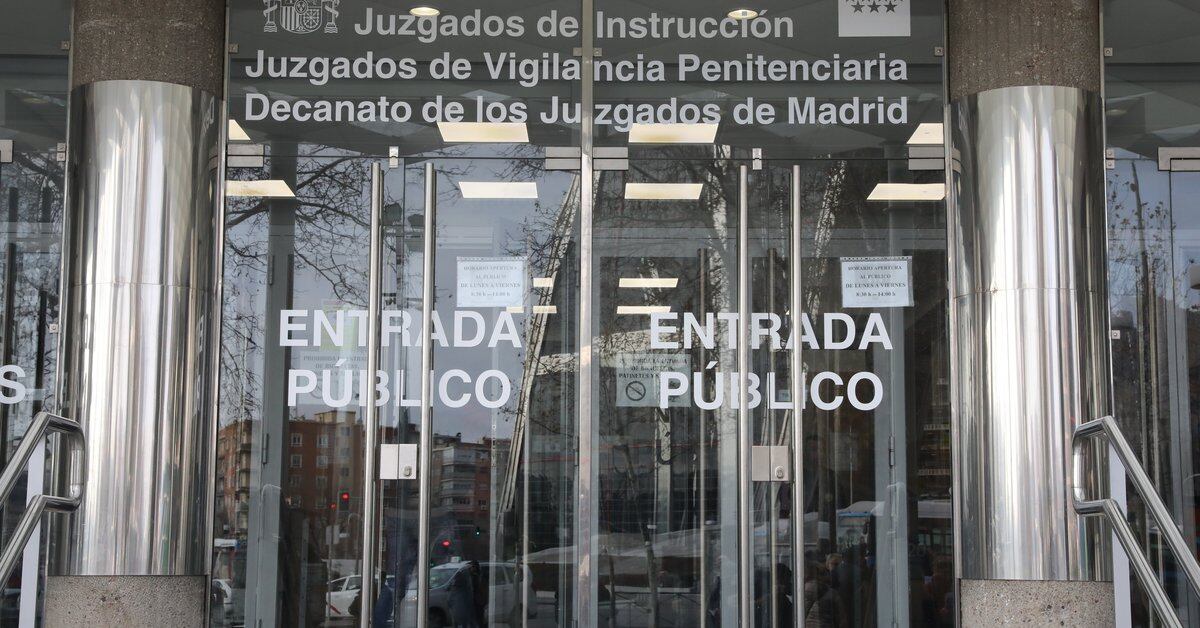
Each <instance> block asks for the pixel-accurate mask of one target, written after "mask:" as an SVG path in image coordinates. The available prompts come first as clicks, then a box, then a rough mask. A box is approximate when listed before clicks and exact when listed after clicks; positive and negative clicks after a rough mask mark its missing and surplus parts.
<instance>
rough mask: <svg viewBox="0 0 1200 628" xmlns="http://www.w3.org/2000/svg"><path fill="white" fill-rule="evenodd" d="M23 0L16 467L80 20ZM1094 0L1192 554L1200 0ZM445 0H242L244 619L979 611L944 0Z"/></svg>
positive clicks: (240, 530) (222, 605) (687, 618)
mask: <svg viewBox="0 0 1200 628" xmlns="http://www.w3.org/2000/svg"><path fill="white" fill-rule="evenodd" d="M5 4H6V5H11V6H5V14H6V15H9V16H15V17H16V19H10V20H8V21H7V22H6V23H3V24H0V92H2V94H0V96H2V101H0V142H4V141H10V143H9V144H6V145H5V144H0V156H4V158H3V159H0V189H2V193H3V197H2V198H3V199H4V200H3V202H4V205H3V210H4V211H7V216H8V218H7V220H5V221H4V224H5V225H6V228H5V229H3V230H0V273H2V274H0V444H2V446H0V462H3V461H5V460H7V457H8V456H9V455H10V454H11V452H12V451H13V449H14V448H15V446H16V443H17V442H18V441H19V439H20V437H21V436H22V434H23V433H24V430H25V428H26V426H27V425H28V424H29V421H30V420H31V419H32V417H33V416H34V415H35V414H36V413H37V412H38V411H40V410H41V409H43V406H47V407H53V399H52V394H51V393H52V391H53V390H54V385H53V382H54V377H55V368H56V359H55V358H56V356H55V346H56V344H57V339H56V336H55V332H56V330H57V325H56V323H57V320H58V312H57V309H58V294H59V261H60V257H61V255H60V248H61V246H60V239H61V234H62V224H63V223H62V212H63V209H62V208H63V202H64V200H63V199H64V179H65V177H64V161H65V152H66V146H65V141H66V126H67V124H66V122H67V109H66V104H67V99H68V66H69V59H68V54H69V53H68V51H67V50H66V48H67V46H64V45H63V44H64V43H65V42H68V41H69V40H70V34H69V23H70V6H69V4H70V3H67V2H51V3H49V4H44V5H43V6H41V7H39V9H38V10H36V11H35V10H32V9H31V8H30V7H27V6H25V5H24V4H22V3H5ZM1102 6H1103V10H1104V14H1105V20H1104V46H1106V47H1109V48H1111V49H1112V51H1111V54H1106V58H1105V93H1104V102H1105V108H1106V133H1107V142H1106V145H1107V146H1108V148H1109V151H1110V152H1109V155H1108V156H1107V158H1108V170H1107V206H1108V221H1109V230H1108V232H1109V249H1108V258H1109V259H1108V269H1107V272H1108V281H1109V291H1110V315H1111V320H1112V331H1111V334H1112V343H1111V349H1112V362H1113V365H1114V366H1113V393H1114V399H1115V403H1114V411H1115V416H1116V418H1117V419H1118V421H1119V423H1120V424H1121V427H1122V429H1123V430H1124V431H1125V433H1126V435H1127V436H1128V437H1129V438H1130V440H1131V442H1132V443H1133V444H1134V446H1135V449H1136V450H1137V454H1138V456H1139V458H1140V459H1141V460H1142V462H1143V464H1144V465H1145V466H1146V468H1147V469H1148V470H1149V471H1150V475H1151V477H1152V478H1153V480H1154V481H1155V482H1156V483H1157V485H1158V487H1159V489H1160V493H1161V494H1162V495H1163V497H1164V499H1165V500H1166V502H1167V504H1168V505H1169V507H1170V508H1171V509H1172V514H1173V515H1174V516H1175V518H1176V521H1178V522H1179V524H1180V525H1181V527H1182V529H1183V531H1184V535H1185V537H1186V538H1187V539H1188V540H1189V541H1190V542H1193V543H1194V544H1195V545H1196V546H1197V551H1198V552H1200V533H1198V532H1197V514H1196V513H1197V510H1196V486H1195V477H1196V476H1197V475H1198V474H1200V467H1198V465H1200V462H1198V460H1200V450H1196V447H1197V444H1198V443H1200V440H1198V439H1197V436H1196V431H1197V430H1196V425H1197V421H1196V418H1195V416H1196V412H1195V410H1194V409H1193V408H1192V406H1193V405H1195V403H1196V398H1197V391H1200V384H1198V383H1197V381H1196V374H1195V373H1194V372H1193V371H1195V369H1194V368H1193V366H1192V365H1193V363H1195V362H1196V359H1195V357H1194V356H1193V355H1192V354H1193V353H1195V351H1193V348H1194V347H1198V346H1200V345H1198V344H1197V343H1198V342H1200V340H1197V339H1198V338H1200V335H1197V332H1198V331H1200V326H1198V324H1200V323H1198V322H1197V320H1196V319H1195V317H1196V311H1197V308H1200V297H1197V295H1196V291H1197V290H1198V289H1200V270H1196V268H1194V267H1200V266H1198V264H1200V262H1197V258H1198V256H1200V242H1193V241H1192V239H1194V238H1191V235H1192V234H1193V233H1194V228H1195V225H1194V224H1193V223H1195V222H1196V220H1198V219H1200V214H1197V213H1196V208H1194V207H1192V206H1193V205H1194V204H1195V200H1194V199H1196V198H1197V197H1198V196H1197V192H1200V175H1197V174H1196V170H1200V168H1197V167H1196V165H1195V164H1196V163H1200V153H1197V154H1191V153H1189V152H1187V151H1188V149H1190V148H1191V147H1194V146H1198V145H1200V138H1198V137H1197V129H1198V128H1200V110H1198V109H1197V108H1198V107H1200V92H1198V91H1197V90H1196V85H1197V84H1198V83H1197V80H1196V78H1195V71H1194V68H1195V65H1196V62H1197V59H1194V58H1193V57H1195V56H1196V54H1197V53H1196V52H1195V50H1194V49H1195V46H1194V45H1193V44H1194V41H1195V38H1196V33H1200V5H1196V3H1179V2H1167V1H1162V2H1159V1H1150V2H1146V1H1142V0H1137V1H1135V0H1107V1H1105V2H1104V3H1103V4H1102ZM409 8H410V7H408V6H404V7H399V6H393V5H387V4H383V3H377V2H373V1H368V0H345V1H341V2H339V1H337V0H335V1H333V2H321V3H317V2H304V1H300V0H296V1H288V0H276V1H273V2H272V1H268V2H260V1H258V0H230V2H229V6H228V9H229V12H228V29H229V30H228V42H229V44H230V48H229V56H228V59H227V94H226V106H227V109H226V111H225V112H224V113H225V115H226V116H227V118H228V121H229V127H228V142H227V155H226V163H225V171H224V172H225V177H226V180H227V181H228V182H229V184H230V191H229V192H228V196H227V198H226V201H225V206H224V212H225V213H224V234H223V237H224V241H223V248H222V254H223V273H222V277H223V286H222V288H223V294H222V299H221V303H220V316H221V339H220V347H219V348H220V351H219V355H220V364H219V377H220V379H219V386H220V389H219V395H218V397H219V400H218V415H217V419H218V420H217V428H216V435H215V440H214V443H215V451H214V453H213V455H214V462H215V466H214V469H215V479H214V491H213V495H212V500H213V501H212V504H213V532H212V535H213V542H212V562H211V574H212V598H211V601H210V607H209V612H208V622H209V625H212V626H230V627H232V626H273V625H274V626H349V625H356V624H358V622H359V621H360V618H361V617H363V616H364V615H367V616H369V617H370V618H371V620H372V622H373V624H374V625H376V626H418V625H421V624H422V622H423V623H425V624H426V625H431V626H439V625H495V626H499V625H504V626H522V627H526V626H570V625H577V626H606V627H607V626H612V627H616V626H622V627H624V626H698V627H715V626H734V625H739V624H740V625H754V626H791V625H801V622H803V625H805V626H831V627H833V626H837V627H843V626H854V627H860V626H861V627H867V626H951V625H955V624H957V623H958V622H959V619H958V609H957V603H956V596H957V584H956V573H955V538H954V525H953V524H954V518H953V513H952V500H951V489H952V483H953V477H952V474H951V469H952V462H951V400H950V394H951V392H950V381H951V378H952V377H953V376H954V375H955V374H954V373H952V372H951V368H950V363H951V360H950V350H951V349H950V330H949V327H950V323H949V320H948V315H947V313H948V305H949V304H948V301H949V293H948V288H947V285H948V281H949V278H948V276H947V274H948V270H947V267H948V255H947V207H946V201H945V199H944V197H945V185H944V180H945V163H944V154H945V153H944V147H943V141H944V140H943V130H942V121H943V114H944V109H945V104H946V102H945V98H946V97H945V92H946V85H945V80H944V78H943V77H944V67H943V62H944V58H943V57H942V52H941V50H942V46H943V45H944V44H943V42H944V31H945V15H944V11H945V8H944V3H942V2H935V1H932V0H910V1H908V2H882V3H881V2H873V1H863V2H852V1H847V2H838V3H835V2H806V3H794V2H768V3H766V4H763V5H762V6H759V7H757V8H756V12H757V14H756V15H754V16H749V17H734V16H732V15H731V14H730V11H729V10H730V8H731V7H730V6H728V5H727V4H725V3H715V2H708V1H707V0H701V1H699V2H678V1H672V2H657V3H643V2H632V3H630V2H616V1H614V0H593V1H591V2H588V3H587V4H586V5H584V4H581V3H580V2H574V1H572V2H564V1H561V0H552V1H550V2H526V1H523V0H516V1H514V2H508V3H505V4H504V5H503V6H500V5H496V6H476V5H471V4H467V5H462V6H439V7H438V8H439V9H440V10H438V11H437V12H436V13H437V14H436V15H431V16H424V17H417V16H414V15H412V14H410V13H409V11H408V9H409ZM856 9H860V10H856ZM868 9H869V10H868ZM867 14H873V15H867ZM585 41H590V42H591V43H592V44H593V45H594V50H593V51H591V53H590V54H584V52H585V51H584V50H583V48H582V47H583V46H584V44H585ZM1164 150H1166V151H1167V152H1162V151H1164ZM1171 151H1176V152H1171ZM1179 151H1182V152H1179ZM264 182H269V183H268V185H271V186H276V187H273V188H270V189H265V188H263V187H262V186H263V184H264ZM1193 215H1196V216H1197V217H1193ZM373 230H376V231H377V232H379V233H381V238H380V244H379V246H380V250H381V251H382V255H381V258H382V261H381V263H380V264H379V267H378V268H376V269H373V268H372V258H371V255H370V252H371V247H372V233H373ZM373 272H374V273H377V274H373ZM374 276H378V278H379V281H380V285H381V289H380V290H379V296H380V297H381V303H380V306H381V308H380V311H378V312H375V311H372V309H371V293H372V285H371V280H372V277H374ZM797 304H798V305H799V310H800V311H799V314H800V316H799V317H798V320H799V321H800V322H801V325H800V326H799V327H798V328H793V327H792V321H793V320H795V319H796V317H794V316H793V309H794V307H795V306H796V305H797ZM372 317H377V320H378V326H379V331H380V339H379V344H378V350H379V369H378V373H375V374H372V373H370V366H369V353H370V347H371V345H372V343H373V342H374V339H373V338H372V337H371V335H370V329H371V325H370V319H371V318H372ZM427 348H428V352H426V349H427ZM1196 351H1200V349H1196ZM797 356H800V360H799V361H797V360H796V357H797ZM743 370H744V371H747V372H746V374H745V375H744V376H743V375H742V373H741V371H743ZM425 375H428V380H429V381H428V384H429V387H428V389H427V391H423V387H424V378H423V376H425ZM797 392H799V397H798V398H797V395H796V393H797ZM426 394H427V396H426ZM743 396H745V397H747V398H746V399H745V400H743V399H742V397H743ZM743 402H744V403H743ZM372 403H374V404H375V405H376V407H377V409H378V410H377V423H378V425H377V426H373V424H372V423H371V422H370V420H369V416H368V415H369V414H370V413H368V411H367V407H368V405H369V404H372ZM797 406H799V407H797ZM372 429H374V431H373V432H370V430H372ZM372 441H375V442H378V443H380V444H381V445H382V451H384V452H385V454H384V455H383V457H382V458H381V463H383V464H385V466H386V465H388V464H390V465H391V466H390V467H386V468H384V469H382V470H381V471H380V474H379V475H377V477H368V468H369V465H368V464H367V460H366V453H365V452H366V451H367V450H368V443H370V442H372ZM420 445H425V446H426V449H427V451H422V452H421V453H420V454H419V455H414V456H413V457H411V458H410V457H409V456H410V454H412V453H413V452H414V450H415V449H419V448H414V447H413V446H420ZM393 456H396V457H393ZM35 464H41V463H40V462H37V461H36V459H35ZM33 468H39V467H33ZM40 475H41V474H40V473H36V474H30V478H29V480H28V482H29V488H28V492H29V493H33V492H37V491H39V490H40V483H41V480H40V477H39V476H40ZM20 486H21V487H22V488H20V489H18V490H17V491H15V492H14V493H13V495H12V496H11V497H10V498H9V499H8V502H7V503H6V504H4V506H5V509H4V515H3V518H2V522H3V529H4V531H5V533H6V534H9V533H11V529H12V527H13V526H14V525H15V521H16V519H17V517H19V515H20V513H21V504H22V503H24V501H25V499H26V494H27V491H26V489H25V488H24V487H25V483H24V482H22V483H21V484H20ZM1129 494H1130V497H1129V498H1128V500H1127V507H1128V508H1129V510H1130V513H1131V516H1130V519H1131V522H1132V523H1133V524H1134V525H1135V527H1136V529H1137V533H1138V535H1139V539H1140V540H1141V541H1142V542H1143V543H1144V545H1145V548H1146V550H1147V552H1148V553H1149V554H1150V556H1151V558H1152V561H1153V562H1154V563H1155V566H1156V568H1157V569H1158V570H1159V572H1160V574H1162V576H1163V578H1164V581H1165V583H1166V584H1167V588H1168V592H1169V593H1170V594H1171V596H1172V600H1173V601H1174V602H1175V604H1176V605H1177V608H1178V612H1179V613H1180V616H1181V618H1183V621H1184V623H1188V622H1189V621H1191V622H1192V623H1195V622H1196V621H1200V620H1197V618H1200V598H1197V597H1196V596H1195V595H1194V594H1193V593H1192V592H1191V591H1190V589H1189V587H1188V584H1187V582H1186V580H1185V579H1184V578H1183V577H1182V576H1180V575H1179V571H1180V569H1179V566H1178V565H1177V564H1176V562H1175V561H1174V560H1173V559H1172V557H1171V556H1170V553H1169V552H1168V551H1167V550H1166V549H1165V548H1164V547H1163V545H1162V543H1161V540H1160V539H1159V538H1158V531H1157V530H1156V529H1155V527H1154V526H1153V525H1152V524H1150V523H1149V522H1148V520H1147V519H1146V517H1145V512H1144V510H1145V509H1144V507H1143V505H1142V504H1140V503H1139V502H1138V500H1137V498H1136V497H1135V493H1133V492H1132V491H1131V492H1130V493H1129ZM369 502H371V503H373V504H374V506H372V505H371V503H369ZM371 547H373V548H374V549H375V551H374V553H373V558H372V559H371V560H365V559H364V554H365V553H366V552H367V551H368V549H369V548H371ZM31 548H32V549H31V550H29V551H31V552H33V554H28V553H27V556H33V555H37V554H38V553H39V552H42V551H43V550H42V549H41V546H40V545H38V544H34V545H31ZM372 561H373V563H374V566H373V568H371V569H367V568H365V567H364V562H368V563H369V562H372ZM36 574H37V570H36V567H35V568H33V569H32V570H30V569H29V568H28V567H27V568H25V569H24V570H18V572H17V573H16V575H14V576H13V578H11V579H10V581H9V583H8V585H7V588H6V591H8V593H6V595H5V596H4V599H3V605H2V606H0V620H3V621H7V620H9V619H14V620H15V618H16V617H17V616H18V614H19V613H20V612H21V611H20V610H19V609H20V608H22V607H23V606H29V607H30V608H32V606H31V605H32V604H34V602H33V600H34V599H35V596H36V585H34V586H33V588H32V591H33V592H32V593H25V592H21V591H23V590H26V589H30V587H29V586H28V584H27V582H28V580H29V579H30V578H31V577H33V576H35V575H36ZM1125 575H1126V574H1123V572H1120V571H1119V570H1118V572H1117V578H1118V581H1119V582H1118V588H1119V591H1120V590H1121V589H1120V587H1123V586H1125V583H1124V582H1122V581H1121V579H1122V578H1123V577H1124V576H1125ZM365 578H370V579H371V581H372V582H373V583H374V594H373V597H374V599H375V603H374V605H373V607H371V608H363V606H364V604H363V601H362V597H363V596H362V593H363V581H364V579H365ZM34 580H36V578H34ZM23 585H25V586H23ZM1129 588H1131V589H1132V593H1126V594H1125V595H1126V596H1127V598H1126V599H1127V601H1128V604H1127V606H1128V608H1127V609H1126V612H1128V613H1129V618H1130V621H1132V623H1133V624H1134V625H1149V624H1150V623H1151V622H1152V621H1153V620H1152V619H1151V618H1150V616H1151V614H1152V613H1151V612H1150V611H1149V609H1148V607H1147V605H1146V602H1145V598H1144V596H1143V594H1142V593H1141V592H1140V591H1139V590H1138V588H1137V585H1136V583H1135V584H1133V585H1132V586H1131V587H1127V588H1126V589H1124V590H1128V589H1129ZM801 591H802V592H803V596H802V597H803V601H804V603H803V605H802V606H799V607H798V606H797V602H798V601H799V600H800V599H801V596H800V595H798V593H799V592H801ZM1120 595H1121V594H1120V593H1119V594H1118V598H1120ZM1122 608H1124V607H1122V606H1121V602H1118V613H1119V615H1118V616H1119V617H1120V613H1121V612H1122V611H1121V609H1122Z"/></svg>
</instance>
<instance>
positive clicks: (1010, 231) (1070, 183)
mask: <svg viewBox="0 0 1200 628" xmlns="http://www.w3.org/2000/svg"><path fill="white" fill-rule="evenodd" d="M1099 27H1100V15H1099V4H1098V2H1097V0H1062V1H1061V2H1044V1H1041V0H1013V1H1011V2H994V1H993V0H950V3H949V7H948V42H947V43H948V50H947V55H946V56H947V63H948V67H949V93H950V103H949V110H950V116H949V119H948V122H949V124H950V129H949V132H950V137H951V145H952V149H953V153H952V168H951V173H952V174H951V179H950V186H951V190H950V196H951V203H950V217H949V218H950V219H949V239H950V243H949V245H950V264H951V277H952V281H951V321H952V326H951V330H952V331H951V333H952V346H953V351H954V362H953V368H952V369H951V373H952V375H953V377H954V382H953V396H954V401H953V407H954V422H955V426H954V427H955V441H954V448H955V496H956V523H957V526H958V529H957V532H958V534H957V535H956V542H957V543H958V547H959V552H958V558H959V576H960V578H961V581H960V594H961V595H960V609H961V613H962V619H963V622H964V625H999V624H1009V623H1034V624H1039V625H1044V624H1049V623H1054V624H1055V625H1064V624H1065V625H1079V626H1101V625H1111V624H1112V621H1113V599H1112V596H1113V589H1112V584H1111V582H1105V579H1106V578H1110V576H1109V575H1108V573H1109V571H1110V569H1111V558H1110V554H1109V549H1110V548H1109V547H1108V542H1107V541H1108V536H1107V532H1106V531H1105V530H1103V529H1102V528H1101V526H1100V524H1099V523H1098V522H1097V521H1095V520H1089V521H1086V522H1084V521H1082V520H1081V519H1080V518H1079V517H1077V516H1076V515H1075V513H1074V510H1073V508H1072V491H1073V486H1072V479H1071V469H1072V466H1071V465H1072V455H1071V454H1072V449H1071V435H1072V430H1073V428H1074V427H1075V426H1076V425H1078V424H1079V423H1082V422H1084V421H1087V420H1090V419H1093V418H1097V417H1099V416H1103V415H1105V414H1107V413H1108V412H1109V409H1110V403H1111V402H1110V369H1109V359H1110V358H1109V350H1108V300H1107V290H1106V281H1105V280H1106V270H1107V269H1106V255H1105V247H1106V232H1105V202H1104V161H1103V160H1104V147H1103V128H1102V127H1103V117H1102V115H1101V114H1102V109H1101V97H1100V82H1101V81H1100V77H1101V50H1100V34H1099V33H1100V30H1099ZM1093 462H1094V463H1095V464H1094V467H1093V468H1092V469H1091V470H1090V475H1089V477H1092V478H1094V479H1095V478H1099V477H1102V476H1104V475H1105V474H1106V470H1105V469H1104V468H1103V463H1102V460H1100V459H1096V460H1094V461H1093ZM1098 483H1099V482H1098ZM1092 494H1096V493H1095V492H1092ZM1059 622H1064V623H1063V624H1060V623H1059Z"/></svg>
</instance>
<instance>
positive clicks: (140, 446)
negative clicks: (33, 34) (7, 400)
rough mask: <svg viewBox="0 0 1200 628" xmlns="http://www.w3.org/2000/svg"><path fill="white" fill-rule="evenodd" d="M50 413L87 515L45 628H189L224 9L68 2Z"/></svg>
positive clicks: (206, 399) (208, 450)
mask: <svg viewBox="0 0 1200 628" xmlns="http://www.w3.org/2000/svg"><path fill="white" fill-rule="evenodd" d="M74 20H75V21H74V29H73V38H72V67H71V72H72V77H71V79H72V91H71V107H70V112H71V113H70V116H71V117H70V135H69V138H68V166H67V181H68V183H67V202H66V218H65V221H64V235H63V251H64V252H63V269H62V277H63V289H62V294H63V303H62V306H61V310H60V312H61V313H60V317H61V332H60V339H59V342H60V345H59V370H60V375H59V382H60V384H59V391H58V400H59V407H60V410H61V412H62V413H63V414H65V415H66V416H70V417H72V418H74V419H76V420H78V421H80V423H81V424H82V425H83V429H84V432H85V435H86V439H87V447H88V466H87V469H86V471H87V478H86V484H85V488H84V496H83V504H82V506H81V507H80V510H79V511H78V512H77V513H74V514H72V515H70V516H69V517H62V518H56V519H55V520H53V522H52V523H53V524H54V526H55V527H54V529H53V530H52V533H51V544H52V545H51V547H50V559H49V565H48V579H47V586H46V596H45V615H44V616H45V623H46V625H47V626H83V625H89V626H94V625H144V626H151V625H159V626H163V625H170V626H201V625H204V623H205V613H204V609H205V607H206V601H207V599H208V578H207V575H206V574H207V572H208V567H209V565H208V561H209V559H208V556H209V546H210V543H211V502H212V465H211V458H212V455H213V443H212V438H213V390H212V386H213V384H214V377H213V372H214V369H213V367H214V365H215V355H216V349H217V346H216V345H217V337H218V336H217V333H218V330H219V327H218V324H217V319H218V318H219V316H218V314H219V308H218V307H217V304H216V285H217V277H218V273H219V266H218V260H219V250H218V247H217V242H219V238H218V237H217V235H218V233H219V231H218V230H219V225H220V207H221V205H220V198H219V191H220V189H221V187H220V185H219V182H220V171H219V167H220V164H221V163H223V161H222V160H221V159H220V138H221V123H222V120H223V111H224V104H223V101H222V98H223V92H224V90H223V85H224V57H225V55H224V37H225V3H224V2H223V1H221V0H76V2H75V10H74Z"/></svg>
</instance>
